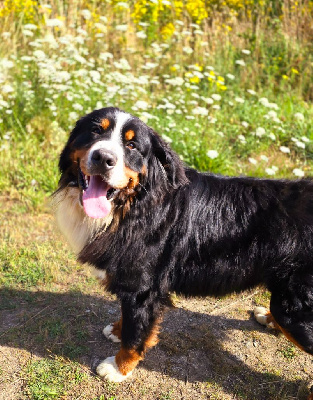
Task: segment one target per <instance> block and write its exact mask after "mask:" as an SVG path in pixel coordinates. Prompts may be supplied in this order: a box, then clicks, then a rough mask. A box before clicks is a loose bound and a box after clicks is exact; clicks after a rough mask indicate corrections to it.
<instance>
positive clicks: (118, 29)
mask: <svg viewBox="0 0 313 400" xmlns="http://www.w3.org/2000/svg"><path fill="white" fill-rule="evenodd" d="M115 29H116V30H117V31H120V32H126V31H127V29H128V25H126V24H125V25H116V27H115Z"/></svg>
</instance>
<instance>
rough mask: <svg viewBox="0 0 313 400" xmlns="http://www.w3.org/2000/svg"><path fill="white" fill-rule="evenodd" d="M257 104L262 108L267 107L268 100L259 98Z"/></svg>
mask: <svg viewBox="0 0 313 400" xmlns="http://www.w3.org/2000/svg"><path fill="white" fill-rule="evenodd" d="M259 102H260V103H261V104H262V106H264V107H268V104H269V101H268V99H267V98H266V97H261V98H260V99H259Z"/></svg>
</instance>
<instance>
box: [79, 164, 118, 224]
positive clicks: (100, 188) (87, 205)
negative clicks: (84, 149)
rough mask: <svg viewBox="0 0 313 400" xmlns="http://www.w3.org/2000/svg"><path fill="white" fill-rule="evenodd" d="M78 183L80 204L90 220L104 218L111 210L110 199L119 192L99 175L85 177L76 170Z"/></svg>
mask: <svg viewBox="0 0 313 400" xmlns="http://www.w3.org/2000/svg"><path fill="white" fill-rule="evenodd" d="M78 183H79V187H80V188H81V189H82V192H83V193H82V204H83V207H84V210H85V213H86V214H87V215H88V216H89V217H91V218H104V217H106V216H107V215H109V213H110V211H111V209H112V201H111V200H112V199H113V198H114V197H115V196H116V195H117V193H118V192H119V190H118V189H115V188H113V187H112V186H110V185H109V184H108V183H107V182H106V181H105V180H104V178H103V177H102V176H101V175H91V176H88V175H85V174H84V173H83V172H82V170H81V169H80V168H78Z"/></svg>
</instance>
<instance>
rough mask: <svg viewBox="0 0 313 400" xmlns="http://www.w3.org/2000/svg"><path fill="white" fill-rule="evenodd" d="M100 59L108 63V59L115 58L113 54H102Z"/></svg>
mask: <svg viewBox="0 0 313 400" xmlns="http://www.w3.org/2000/svg"><path fill="white" fill-rule="evenodd" d="M99 58H100V60H103V61H107V59H108V58H113V54H112V53H108V52H106V53H100V55H99Z"/></svg>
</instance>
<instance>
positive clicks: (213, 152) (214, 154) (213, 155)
mask: <svg viewBox="0 0 313 400" xmlns="http://www.w3.org/2000/svg"><path fill="white" fill-rule="evenodd" d="M206 155H207V156H208V157H209V158H211V159H212V160H213V159H214V158H216V157H218V152H217V151H216V150H209V151H208V152H207V153H206Z"/></svg>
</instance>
